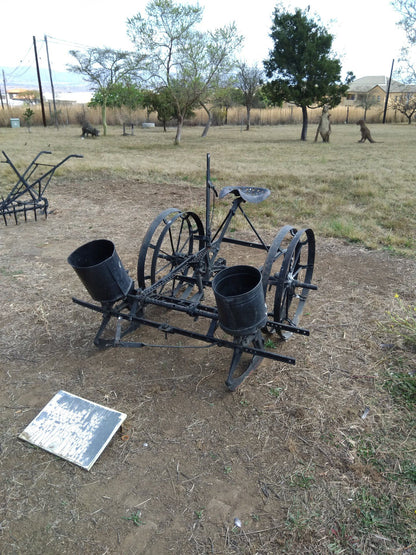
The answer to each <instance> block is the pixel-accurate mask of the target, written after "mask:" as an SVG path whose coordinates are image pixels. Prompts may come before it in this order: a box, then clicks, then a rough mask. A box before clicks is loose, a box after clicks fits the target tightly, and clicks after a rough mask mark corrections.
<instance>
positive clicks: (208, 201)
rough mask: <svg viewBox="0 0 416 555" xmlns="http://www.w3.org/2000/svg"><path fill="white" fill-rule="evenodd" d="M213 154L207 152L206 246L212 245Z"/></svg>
mask: <svg viewBox="0 0 416 555" xmlns="http://www.w3.org/2000/svg"><path fill="white" fill-rule="evenodd" d="M210 166H211V155H210V154H209V153H208V154H207V176H206V186H205V238H206V244H205V246H208V245H211V222H210V215H211V187H212V184H211V167H210Z"/></svg>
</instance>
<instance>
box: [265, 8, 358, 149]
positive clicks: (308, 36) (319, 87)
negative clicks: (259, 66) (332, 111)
mask: <svg viewBox="0 0 416 555" xmlns="http://www.w3.org/2000/svg"><path fill="white" fill-rule="evenodd" d="M307 12H308V10H306V11H301V10H300V9H299V8H297V9H295V12H294V13H293V14H292V13H289V12H287V11H285V10H284V8H283V7H282V5H278V6H277V7H276V8H275V11H274V19H273V25H272V28H271V35H270V36H271V38H272V39H273V41H274V49H273V50H272V51H271V52H270V58H269V59H268V60H265V61H264V67H265V71H266V76H267V77H268V78H269V79H271V81H269V82H267V83H266V84H265V87H264V92H265V94H266V95H267V97H268V98H269V99H270V100H271V101H272V102H274V103H275V104H277V105H282V103H283V102H292V103H294V104H295V105H296V106H299V107H300V108H302V118H303V125H302V133H301V140H302V141H305V140H306V134H307V127H308V112H307V108H308V107H309V108H310V107H312V106H315V107H322V106H324V105H327V106H328V107H332V108H333V107H334V106H336V105H337V104H339V103H340V101H341V98H342V96H343V95H345V93H346V92H347V90H348V85H349V83H350V82H351V81H352V79H353V75H352V73H350V72H349V73H348V76H347V79H346V82H345V83H342V82H341V63H340V61H339V60H338V59H336V58H333V57H331V48H332V41H333V36H332V35H331V34H330V33H328V32H327V30H326V29H325V28H324V27H321V26H320V25H318V23H316V22H315V21H314V20H313V19H312V18H309V17H308V14H307Z"/></svg>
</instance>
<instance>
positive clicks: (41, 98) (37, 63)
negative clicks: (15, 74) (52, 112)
mask: <svg viewBox="0 0 416 555" xmlns="http://www.w3.org/2000/svg"><path fill="white" fill-rule="evenodd" d="M33 48H34V50H35V60H36V71H37V74H38V83H39V94H40V105H41V107H42V120H43V127H46V116H45V106H44V104H43V92H42V82H41V80H40V71H39V61H38V51H37V48H36V37H33Z"/></svg>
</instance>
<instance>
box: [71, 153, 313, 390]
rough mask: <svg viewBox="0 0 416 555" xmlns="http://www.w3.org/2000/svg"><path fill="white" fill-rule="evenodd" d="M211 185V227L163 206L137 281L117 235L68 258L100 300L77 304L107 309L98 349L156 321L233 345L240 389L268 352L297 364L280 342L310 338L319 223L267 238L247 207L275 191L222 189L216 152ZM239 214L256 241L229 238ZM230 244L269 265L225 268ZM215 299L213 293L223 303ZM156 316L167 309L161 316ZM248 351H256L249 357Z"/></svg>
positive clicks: (123, 343) (231, 385)
mask: <svg viewBox="0 0 416 555" xmlns="http://www.w3.org/2000/svg"><path fill="white" fill-rule="evenodd" d="M205 190H206V195H205V227H204V224H203V223H202V221H201V219H200V218H199V216H198V215H197V214H196V213H195V212H190V211H182V210H179V209H177V208H168V209H166V210H164V211H163V212H161V213H160V214H159V216H157V217H156V219H155V220H154V221H153V222H152V223H151V225H150V227H149V228H148V230H147V233H146V235H145V236H144V239H143V242H142V245H141V248H140V251H139V257H138V263H137V281H138V285H137V286H136V285H135V283H134V281H133V279H132V278H131V277H130V276H129V275H128V273H127V271H126V270H125V269H124V267H123V265H122V263H121V261H120V259H119V257H118V255H117V252H116V250H115V247H114V244H113V243H112V242H111V241H109V240H107V239H97V240H93V241H90V242H89V243H86V244H85V245H83V246H81V247H79V248H78V249H76V250H75V251H74V252H73V253H72V254H71V255H70V256H69V257H68V262H69V264H70V265H71V266H72V268H73V269H74V270H75V272H76V273H77V275H78V277H79V278H80V280H81V281H82V283H83V284H84V286H85V288H86V289H87V291H88V292H89V294H90V295H91V297H92V298H93V299H94V300H95V301H97V303H99V304H93V303H90V302H86V301H83V300H79V299H76V298H73V301H74V302H75V303H77V304H79V305H81V306H83V307H86V308H89V309H91V310H93V311H96V312H99V313H101V314H102V320H101V324H100V326H99V328H98V331H97V333H96V336H95V339H94V343H95V344H96V345H97V346H99V347H110V346H112V347H147V346H149V345H148V344H146V343H143V342H141V341H137V340H134V339H133V340H126V339H125V338H126V337H127V336H128V335H129V334H132V333H133V332H136V330H137V329H138V328H139V327H141V326H149V327H152V328H155V329H157V330H159V331H161V332H162V333H163V334H164V335H165V336H166V337H167V336H168V335H169V334H178V335H181V336H185V337H189V338H192V339H194V340H196V341H197V342H203V343H208V344H211V345H216V346H217V347H226V348H229V349H232V350H233V356H232V360H231V365H230V369H229V373H228V377H227V380H226V382H225V383H226V385H227V387H228V389H229V390H231V391H234V390H235V389H236V388H237V387H238V386H239V385H240V384H241V383H242V381H243V380H244V379H245V378H246V377H247V376H248V375H249V374H250V373H251V372H252V371H253V370H254V369H255V368H257V367H258V365H259V363H260V362H261V361H262V360H263V359H264V358H268V359H271V360H277V361H281V362H285V363H288V364H295V359H294V358H292V357H288V356H285V355H282V354H279V353H277V352H276V349H275V347H276V345H275V339H276V338H277V339H283V340H284V339H288V338H289V337H290V336H292V334H294V333H295V334H301V335H309V331H308V330H307V329H303V328H300V327H299V320H300V316H301V314H302V311H303V309H304V306H305V302H306V299H307V297H308V293H309V291H310V290H311V289H317V287H316V286H315V285H313V284H312V274H313V267H314V260H315V237H314V233H313V231H312V230H311V229H307V228H305V229H299V230H298V229H296V228H294V227H292V226H291V225H285V226H283V227H282V228H281V229H280V231H279V232H278V233H277V235H276V236H275V238H274V240H273V242H272V243H271V244H267V243H266V242H265V241H264V240H263V239H262V237H261V236H260V234H259V232H258V231H257V230H256V229H255V227H254V225H253V224H252V223H251V221H250V219H249V217H248V215H247V214H246V212H245V211H244V210H243V206H244V205H245V203H259V202H263V201H264V200H266V198H267V197H268V196H269V195H270V191H269V190H268V189H264V188H261V187H246V186H233V185H231V186H228V187H225V188H224V189H222V190H221V191H220V193H219V195H218V194H217V191H216V190H215V187H214V185H213V183H212V182H211V177H210V155H209V154H208V155H207V171H206V189H205ZM228 195H230V196H232V197H234V198H233V200H232V203H231V207H230V209H229V211H228V214H227V215H226V216H225V218H224V220H223V222H222V223H221V224H220V225H219V227H218V228H217V230H216V231H215V232H214V231H213V230H212V229H211V223H212V215H213V208H212V207H213V205H214V200H215V197H217V196H219V198H220V199H223V198H225V197H226V196H228ZM212 198H213V200H212ZM237 212H238V213H240V214H242V215H243V217H244V219H245V221H246V223H248V226H249V228H250V230H251V232H252V233H253V240H252V241H248V240H243V239H239V238H237V237H236V236H235V235H234V234H229V235H227V232H228V230H229V227H230V223H231V221H232V219H233V218H234V216H235V215H236V214H237ZM224 244H228V245H229V247H228V249H229V251H228V254H230V249H231V250H234V249H236V248H239V247H241V248H242V247H247V248H249V249H256V250H260V251H264V252H265V260H264V264H262V265H261V266H260V267H255V266H251V265H234V266H233V265H232V266H227V264H226V260H225V259H224V258H222V257H220V256H219V253H220V249H221V247H222V245H224ZM252 258H253V257H251V259H252ZM207 299H208V300H209V299H214V305H215V306H212V305H210V304H208V303H207ZM152 306H153V308H152ZM155 307H161V309H160V308H155ZM164 309H167V310H164ZM178 313H182V314H186V315H188V316H189V317H191V318H192V320H193V321H194V322H196V321H198V322H200V326H201V327H202V326H203V325H204V322H205V323H206V325H205V331H199V329H198V326H199V324H198V326H197V325H196V324H195V323H193V324H192V325H191V326H190V327H189V329H184V328H182V327H181V326H180V325H178V323H176V320H175V318H174V315H175V314H178ZM148 314H149V315H150V316H151V315H152V314H153V315H155V314H156V316H157V315H159V319H157V320H155V319H153V318H152V319H151V318H150V317H148ZM160 314H162V317H161V319H160ZM181 322H182V320H180V321H179V324H181ZM158 346H160V345H158ZM243 355H244V357H245V358H246V359H247V358H248V361H246V362H245V363H243Z"/></svg>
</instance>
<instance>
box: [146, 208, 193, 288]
mask: <svg viewBox="0 0 416 555" xmlns="http://www.w3.org/2000/svg"><path fill="white" fill-rule="evenodd" d="M203 236H204V227H203V225H202V222H201V220H200V218H199V216H198V215H197V214H194V213H193V212H182V211H180V210H178V209H177V208H168V209H167V210H164V211H163V212H161V213H160V214H159V216H158V217H157V218H155V220H154V221H153V223H152V224H151V225H150V227H149V229H148V231H147V233H146V235H145V237H144V239H143V243H142V246H141V248H140V252H139V259H138V262H137V281H138V283H139V286H140V287H141V288H143V289H145V288H147V287H149V286H150V285H153V284H154V283H156V282H158V281H160V280H161V279H163V278H164V277H165V276H166V275H167V274H169V272H171V270H173V269H174V268H176V267H177V266H179V265H180V264H182V263H183V262H184V261H186V260H187V259H189V257H190V256H191V255H192V254H194V253H196V252H198V251H199V250H200V249H201V248H202V245H203ZM188 273H189V266H186V265H185V266H184V268H183V270H181V271H180V272H179V275H182V276H186V275H187V274H188Z"/></svg>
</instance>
